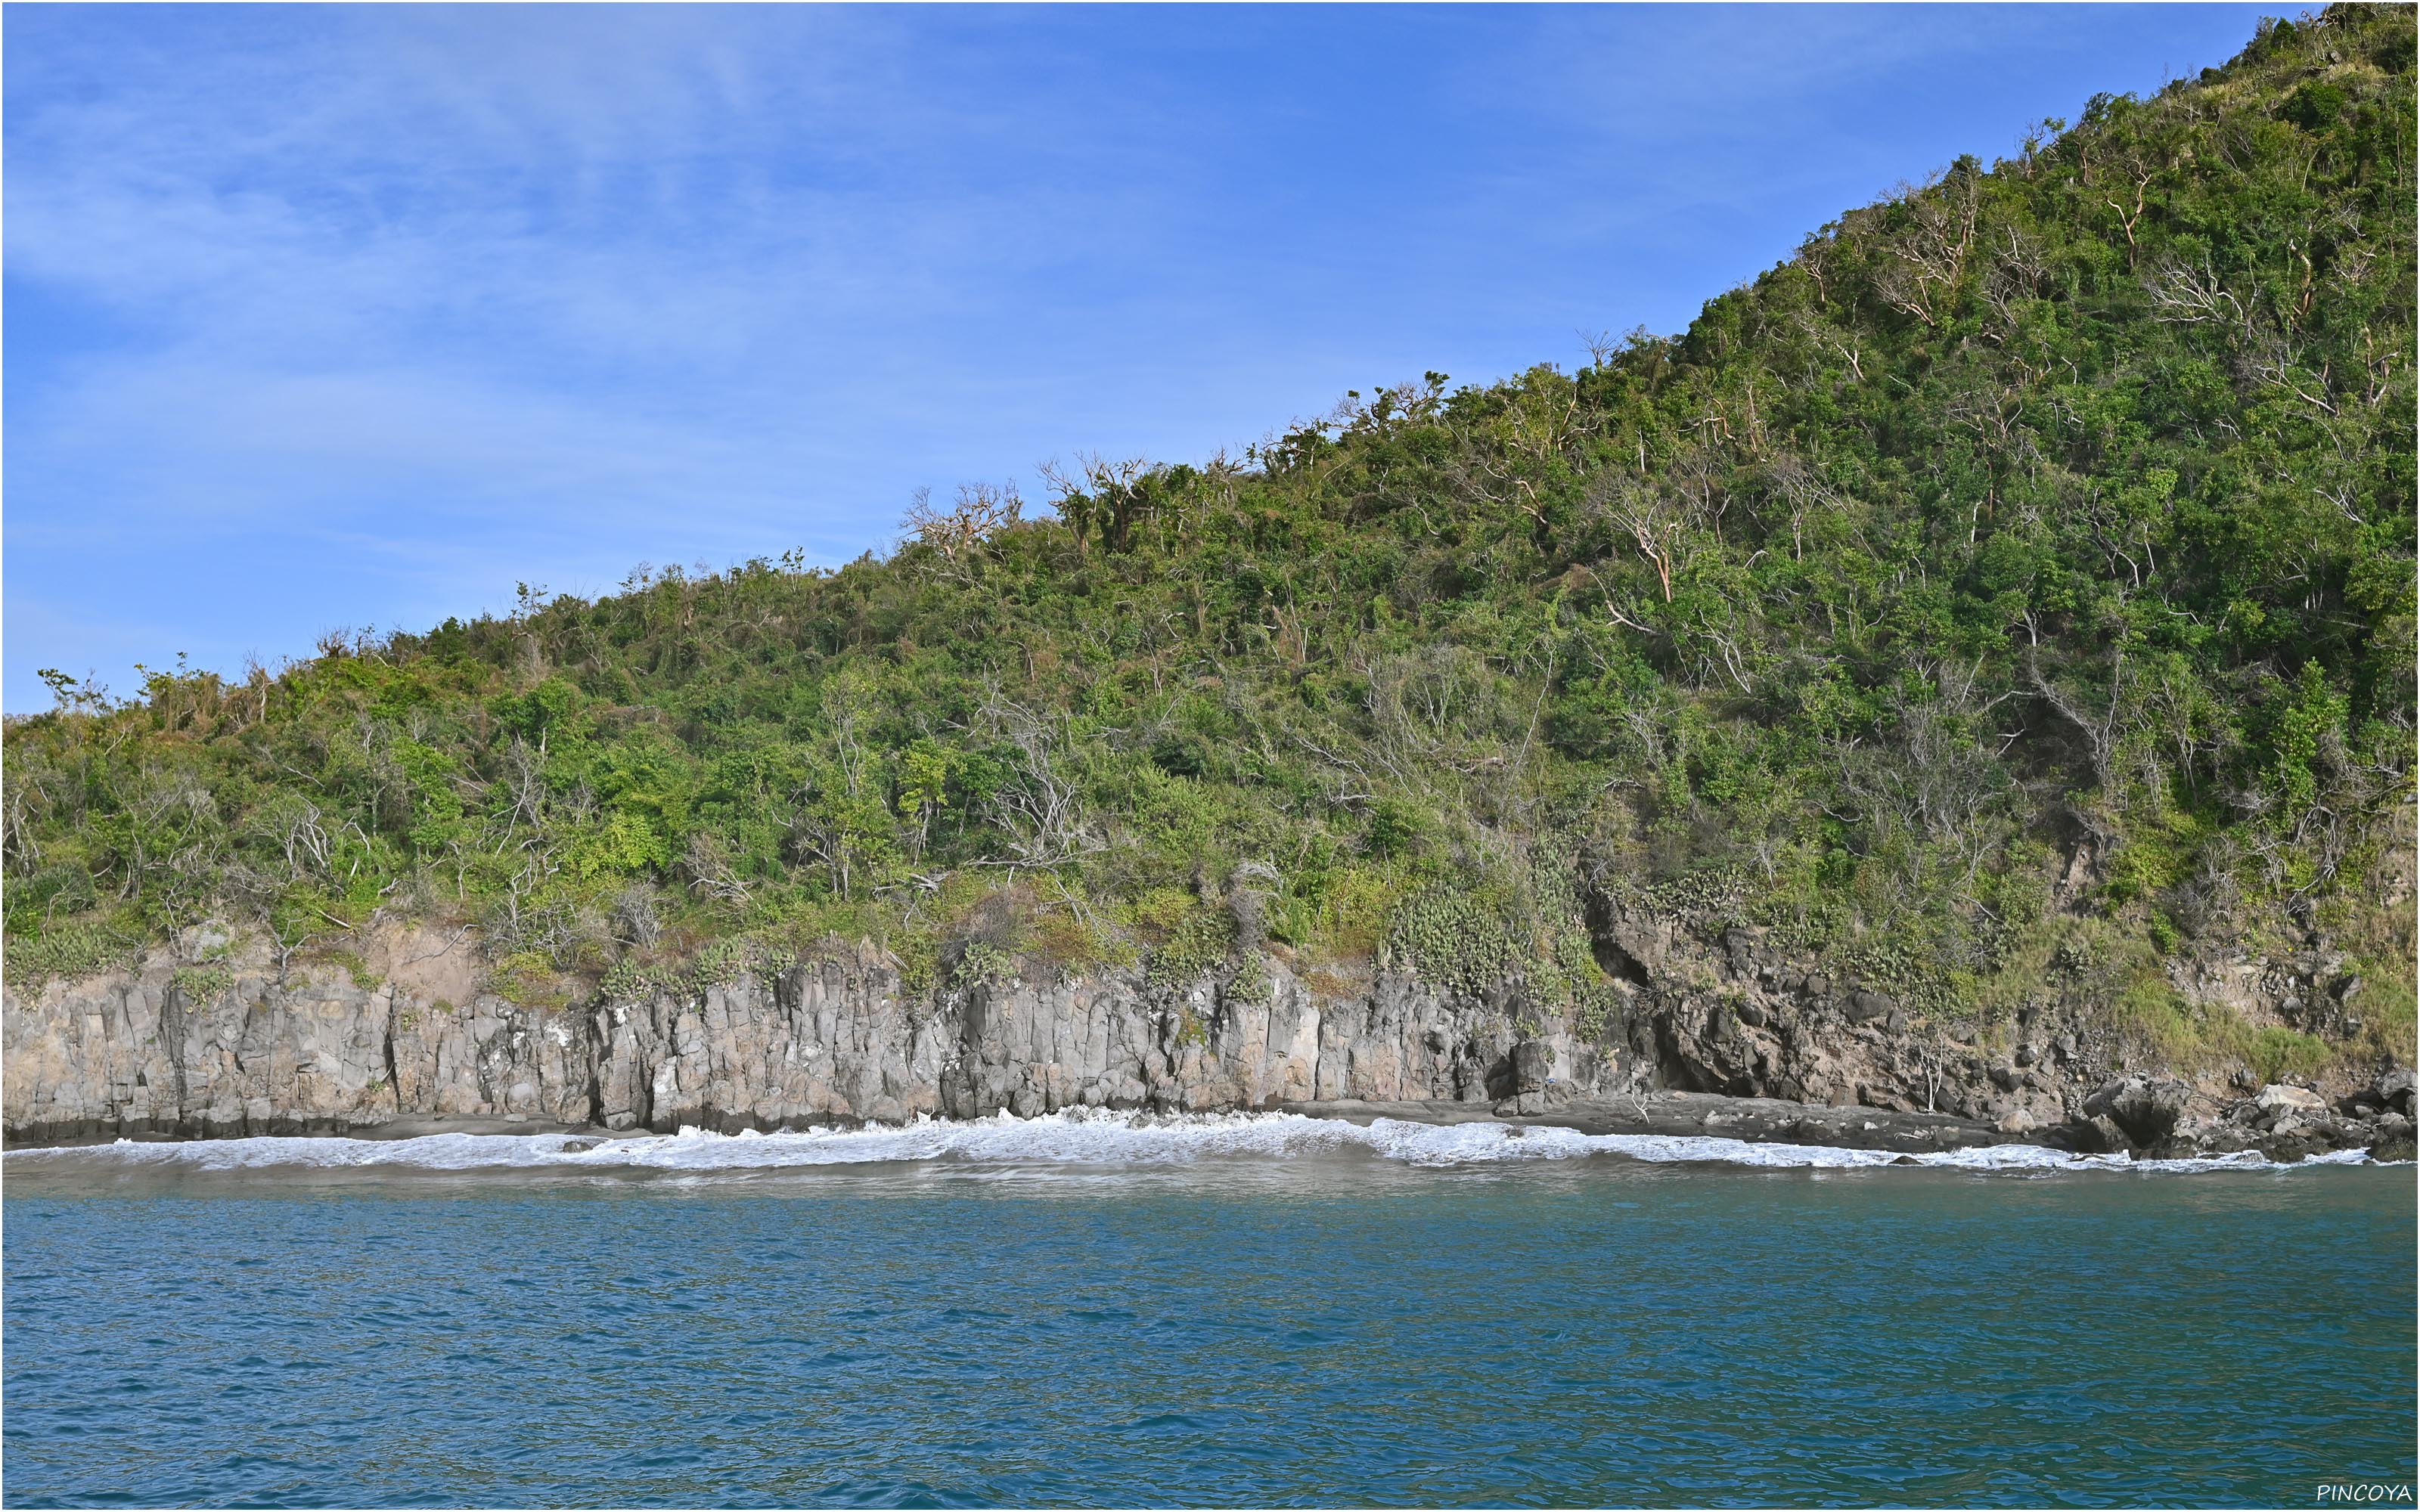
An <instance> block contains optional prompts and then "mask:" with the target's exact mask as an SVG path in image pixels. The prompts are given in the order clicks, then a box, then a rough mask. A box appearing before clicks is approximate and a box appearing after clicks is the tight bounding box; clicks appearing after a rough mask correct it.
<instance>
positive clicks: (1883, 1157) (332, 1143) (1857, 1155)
mask: <svg viewBox="0 0 2420 1512" xmlns="http://www.w3.org/2000/svg"><path fill="white" fill-rule="evenodd" d="M1356 1153H1358V1154H1364V1155H1370V1156H1375V1157H1377V1158H1380V1159H1383V1160H1388V1161H1394V1162H1400V1163H1402V1164H1404V1165H1415V1166H1431V1167H1455V1166H1483V1165H1501V1164H1505V1163H1520V1162H1541V1161H1568V1160H1575V1159H1583V1158H1588V1157H1594V1156H1615V1157H1626V1158H1628V1159H1630V1160H1634V1161H1643V1162H1650V1163H1654V1164H1673V1163H1698V1164H1711V1165H1739V1166H1751V1167H1760V1168H1765V1169H1782V1170H1790V1169H1811V1170H1859V1169H1866V1168H1873V1167H1884V1166H1894V1167H1900V1168H1907V1167H1930V1168H1934V1169H1948V1170H1962V1171H1978V1172H2008V1173H2018V1174H2041V1175H2049V1174H2055V1173H2061V1172H2080V1171H2136V1172H2168V1173H2180V1174H2181V1173H2194V1172H2204V1171H2273V1170H2290V1169H2292V1168H2293V1167H2292V1166H2290V1165H2276V1164H2273V1163H2272V1162H2270V1161H2269V1160H2267V1159H2265V1158H2264V1157H2262V1156H2261V1155H2260V1154H2259V1153H2258V1152H2257V1151H2256V1150H2246V1151H2243V1152H2241V1153H2238V1154H2232V1155H2223V1156H2212V1157H2208V1158H2201V1159H2191V1160H2136V1159H2133V1157H2131V1156H2128V1155H2079V1154H2073V1153H2070V1152H2068V1151H2065V1150H2057V1149H2043V1148H2041V1147H2040V1146H2035V1145H1992V1146H1983V1147H1977V1148H1972V1149H1952V1150H1939V1151H1933V1152H1929V1153H1924V1154H1915V1155H1901V1154H1896V1153H1893V1152H1891V1151H1888V1150H1875V1149H1840V1148H1837V1147H1833V1146H1827V1145H1790V1144H1756V1143H1750V1142H1748V1141H1745V1140H1741V1139H1730V1138H1724V1137H1721V1136H1718V1135H1705V1134H1582V1133H1580V1132H1578V1131H1576V1130H1572V1129H1556V1128H1541V1127H1514V1126H1512V1125H1509V1124H1503V1123H1495V1122H1470V1123H1457V1124H1446V1125H1439V1124H1425V1123H1411V1122H1406V1121H1404V1120H1401V1119H1373V1120H1372V1121H1371V1122H1370V1123H1368V1124H1366V1125H1362V1124H1353V1123H1347V1122H1344V1121H1342V1120H1341V1119H1311V1118H1305V1117H1303V1116H1302V1115H1300V1114H1294V1113H1257V1114H1242V1113H1235V1114H1195V1115H1179V1116H1150V1115H1133V1114H1125V1113H1110V1112H1105V1111H1079V1110H1071V1111H1069V1112H1067V1113H1063V1114H1057V1115H1049V1116H1045V1117H1041V1118H1032V1119H1019V1118H1015V1117H1012V1116H1010V1115H1008V1114H1005V1113H1002V1114H1000V1115H997V1116H994V1117H991V1118H983V1119H965V1120H955V1119H917V1120H915V1121H913V1122H910V1123H908V1124H906V1125H904V1126H899V1127H868V1128H861V1129H835V1128H809V1129H804V1130H783V1131H780V1132H778V1133H772V1134H759V1133H753V1132H747V1133H741V1134H713V1133H709V1132H707V1131H705V1130H701V1129H683V1130H681V1132H680V1133H678V1134H629V1135H614V1136H608V1137H602V1138H600V1137H598V1136H596V1135H573V1134H425V1135H421V1136H419V1137H416V1138H410V1139H349V1138H339V1137H319V1138H311V1137H256V1138H245V1139H204V1140H192V1141H185V1142H177V1143H166V1142H147V1143H137V1142H135V1141H132V1140H123V1139H121V1140H119V1141H117V1142H116V1143H115V1144H110V1145H91V1146H83V1147H78V1148H72V1149H33V1150H22V1149H21V1150H11V1151H9V1152H8V1156H7V1158H8V1161H9V1162H10V1163H12V1164H13V1163H17V1162H22V1161H39V1162H40V1163H43V1164H45V1165H48V1164H51V1163H54V1162H56V1163H70V1162H85V1161H98V1162H110V1163H117V1164H125V1165H152V1166H184V1167H188V1168H195V1169H201V1170H248V1169H263V1168H271V1167H276V1166H304V1167H318V1168H332V1169H333V1168H345V1167H353V1166H403V1167H416V1168H419V1169H424V1170H437V1171H467V1170H482V1169H493V1168H524V1169H532V1170H558V1171H576V1170H595V1171H613V1170H633V1171H638V1170H662V1171H701V1172H709V1171H738V1170H779V1169H782V1168H785V1167H812V1166H847V1165H881V1164H887V1163H901V1162H912V1163H924V1162H948V1163H954V1164H959V1165H989V1166H1046V1165H1111V1166H1118V1165H1125V1166H1133V1165H1170V1164H1181V1163H1187V1162H1197V1161H1205V1160H1221V1159H1238V1158H1246V1159H1249V1158H1255V1157H1258V1158H1283V1157H1300V1156H1315V1155H1324V1154H1356ZM2366 1159H2367V1157H2366V1155H2365V1153H2364V1152H2363V1151H2360V1150H2357V1149H2355V1150H2340V1151H2336V1152H2335V1153H2333V1154H2325V1155H2316V1156H2313V1157H2311V1158H2310V1159H2309V1160H2306V1161H2304V1162H2303V1163H2302V1164H2303V1165H2360V1164H2363V1163H2364V1162H2366Z"/></svg>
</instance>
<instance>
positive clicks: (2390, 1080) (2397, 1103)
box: [2373, 1067, 2412, 1119]
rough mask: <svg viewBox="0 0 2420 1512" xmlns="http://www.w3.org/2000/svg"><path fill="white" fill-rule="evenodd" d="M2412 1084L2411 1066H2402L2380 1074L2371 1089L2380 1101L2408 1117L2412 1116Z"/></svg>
mask: <svg viewBox="0 0 2420 1512" xmlns="http://www.w3.org/2000/svg"><path fill="white" fill-rule="evenodd" d="M2373 1090H2375V1091H2376V1092H2377V1093H2378V1100H2379V1101H2380V1102H2381V1103H2385V1104H2386V1105H2387V1106H2388V1107H2391V1108H2393V1109H2394V1110H2395V1111H2396V1112H2397V1113H2400V1114H2402V1115H2403V1116H2404V1117H2405V1118H2407V1119H2408V1118H2411V1117H2412V1071H2411V1068H2410V1067H2403V1068H2400V1069H2398V1070H2396V1071H2390V1072H2387V1073H2386V1074H2385V1075H2383V1076H2381V1077H2380V1078H2379V1079H2378V1082H2377V1085H2376V1087H2375V1088H2373Z"/></svg>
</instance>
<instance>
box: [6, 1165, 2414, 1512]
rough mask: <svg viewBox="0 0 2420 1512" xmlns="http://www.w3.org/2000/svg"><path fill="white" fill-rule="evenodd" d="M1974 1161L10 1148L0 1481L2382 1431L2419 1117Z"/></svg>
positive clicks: (1549, 1489) (1877, 1496)
mask: <svg viewBox="0 0 2420 1512" xmlns="http://www.w3.org/2000/svg"><path fill="white" fill-rule="evenodd" d="M1533 1140H1534V1142H1533ZM885 1141H888V1142H885ZM1725 1156H1729V1157H1730V1159H1729V1160H1728V1161H1726V1160H1725V1159H1724V1158H1723V1157H1725ZM1641 1157H1644V1158H1641ZM1744 1158H1753V1159H1758V1160H1761V1161H1762V1162H1764V1164H1759V1165H1747V1164H1742V1163H1741V1161H1742V1159H1744ZM1999 1164H2000V1165H2001V1166H2002V1167H2003V1168H1999V1169H1989V1170H1977V1169H1960V1168H1953V1167H1940V1166H1936V1167H1934V1168H1920V1167H1904V1166H1875V1165H1866V1164H1863V1163H1862V1162H1861V1161H1860V1160H1859V1159H1855V1158H1852V1157H1849V1156H1847V1155H1846V1154H1844V1153H1841V1152H1833V1153H1831V1154H1828V1155H1826V1154H1824V1153H1823V1152H1816V1153H1815V1155H1814V1156H1810V1157H1807V1158H1786V1157H1784V1156H1781V1155H1779V1154H1777V1153H1776V1152H1772V1151H1766V1152H1761V1153H1759V1154H1756V1155H1754V1156H1750V1157H1742V1156H1741V1155H1740V1153H1739V1152H1738V1151H1737V1149H1735V1148H1733V1149H1729V1150H1723V1149H1709V1148H1697V1147H1688V1148H1680V1147H1666V1148H1660V1149H1619V1148H1616V1147H1613V1146H1607V1145H1605V1144H1602V1143H1599V1144H1593V1145H1592V1144H1590V1143H1589V1142H1587V1141H1579V1140H1577V1139H1576V1136H1561V1135H1551V1136H1533V1139H1532V1140H1520V1139H1513V1138H1510V1137H1508V1136H1507V1134H1506V1133H1505V1132H1504V1131H1502V1130H1500V1129H1496V1128H1493V1127H1488V1128H1481V1129H1476V1130H1473V1129H1465V1130H1454V1131H1437V1132H1423V1131H1414V1130H1409V1129H1407V1128H1405V1127H1404V1126H1395V1127H1394V1128H1393V1129H1392V1130H1385V1129H1382V1130H1380V1131H1377V1132H1375V1133H1350V1132H1343V1131H1342V1130H1341V1129H1340V1127H1339V1126H1333V1125H1328V1126H1320V1127H1305V1126H1303V1125H1302V1122H1301V1120H1228V1121H1225V1122H1221V1123H1217V1124H1207V1125H1199V1126H1195V1127H1193V1128H1190V1129H1180V1130H1142V1131H1133V1130H1127V1129H1125V1127H1124V1126H1123V1125H1116V1126H1090V1127H1076V1128H1068V1127H1063V1126H1047V1125H1041V1124H1028V1125H1015V1124H992V1125H987V1126H976V1127H973V1128H970V1127H968V1126H958V1127H957V1128H955V1129H934V1130H925V1131H921V1132H920V1131H910V1132H908V1133H907V1134H888V1135H868V1136H861V1135H830V1136H802V1137H799V1138H797V1139H793V1140H789V1141H786V1142H785V1141H783V1140H781V1139H778V1138H776V1139H768V1140H747V1139H731V1140H724V1139H717V1138H714V1137H712V1136H693V1137H687V1138H674V1139H666V1140H652V1141H638V1142H623V1143H616V1144H613V1145H608V1146H605V1147H602V1148H601V1149H591V1150H584V1151H583V1150H581V1149H578V1148H577V1147H570V1148H566V1146H565V1145H564V1142H562V1141H560V1140H553V1141H532V1140H512V1141H504V1140H496V1141H488V1140H475V1139H465V1138H461V1137H459V1136H452V1137H449V1138H446V1139H439V1140H420V1141H411V1142H409V1143H408V1144H405V1145H388V1146H375V1145H366V1144H358V1143H355V1142H351V1141H335V1140H326V1141H243V1142H236V1143H230V1144H225V1145H219V1146H181V1147H142V1148H130V1147H118V1148H116V1149H108V1150H93V1151H62V1152H33V1153H14V1154H11V1155H9V1156H8V1159H7V1161H6V1164H5V1175H6V1196H7V1200H6V1221H7V1229H6V1273H5V1296H0V1303H4V1304H5V1330H6V1337H5V1344H6V1354H5V1394H6V1402H5V1405H6V1414H5V1424H0V1435H5V1441H4V1443H5V1461H0V1463H4V1464H5V1471H6V1479H5V1486H4V1488H0V1500H5V1502H6V1504H8V1505H10V1506H37V1505H59V1504H125V1503H132V1504H195V1503H208V1504H228V1503H244V1504H295V1505H302V1504H321V1505H326V1504H337V1505H364V1504H504V1505H511V1504H685V1505H696V1504H744V1505H782V1504H834V1503H841V1504H925V1505H930V1504H970V1503H1015V1504H1070V1503H1082V1504H1102V1503H1107V1504H1125V1505H1134V1504H1171V1503H1188V1504H1233V1503H1280V1504H1340V1503H1341V1504H1367V1503H1378V1504H1405V1503H1455V1504H1583V1505H1584V1504H1665V1503H1774V1502H1782V1503H1804V1502H1822V1503H1838V1502H1844V1501H1846V1502H1870V1501H1880V1502H1899V1503H1980V1504H2027V1505H2031V1504H2140V1503H2150V1504H2176V1503H2185V1504H2211V1503H2241V1504H2285V1505H2309V1504H2312V1503H2313V1501H2314V1491H2315V1488H2316V1487H2317V1485H2318V1484H2319V1483H2320V1482H2323V1481H2342V1480H2364V1481H2386V1482H2399V1483H2403V1484H2406V1485H2409V1484H2410V1483H2412V1481H2413V1480H2414V1479H2415V1478H2420V1476H2415V1468H2414V1465H2413V1458H2412V1455H2413V1450H2412V1428H2413V1413H2414V1408H2415V1399H2414V1384H2413V1374H2412V1371H2413V1359H2414V1338H2413V1301H2414V1287H2415V1276H2414V1259H2413V1253H2414V1251H2413V1245H2414V1238H2415V1236H2414V1197H2413V1173H2412V1168H2411V1167H2408V1166H2405V1167H2375V1166H2350V1165H2348V1166H2336V1167H2329V1168H2301V1169H2284V1170H2277V1169H2252V1168H2233V1169H2216V1170H2199V1171H2189V1170H2172V1171H2163V1172H2143V1171H2135V1170H2122V1169H2082V1170H2078V1169H2066V1168H2060V1167H2059V1166H2058V1165H2057V1164H2056V1163H2055V1162H2052V1161H2051V1160H2049V1159H2048V1158H2047V1157H2045V1158H2043V1159H2040V1160H2028V1159H2026V1158H2024V1157H2022V1156H2017V1157H2004V1158H2003V1159H2002V1160H2001V1161H2000V1163H1999Z"/></svg>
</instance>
